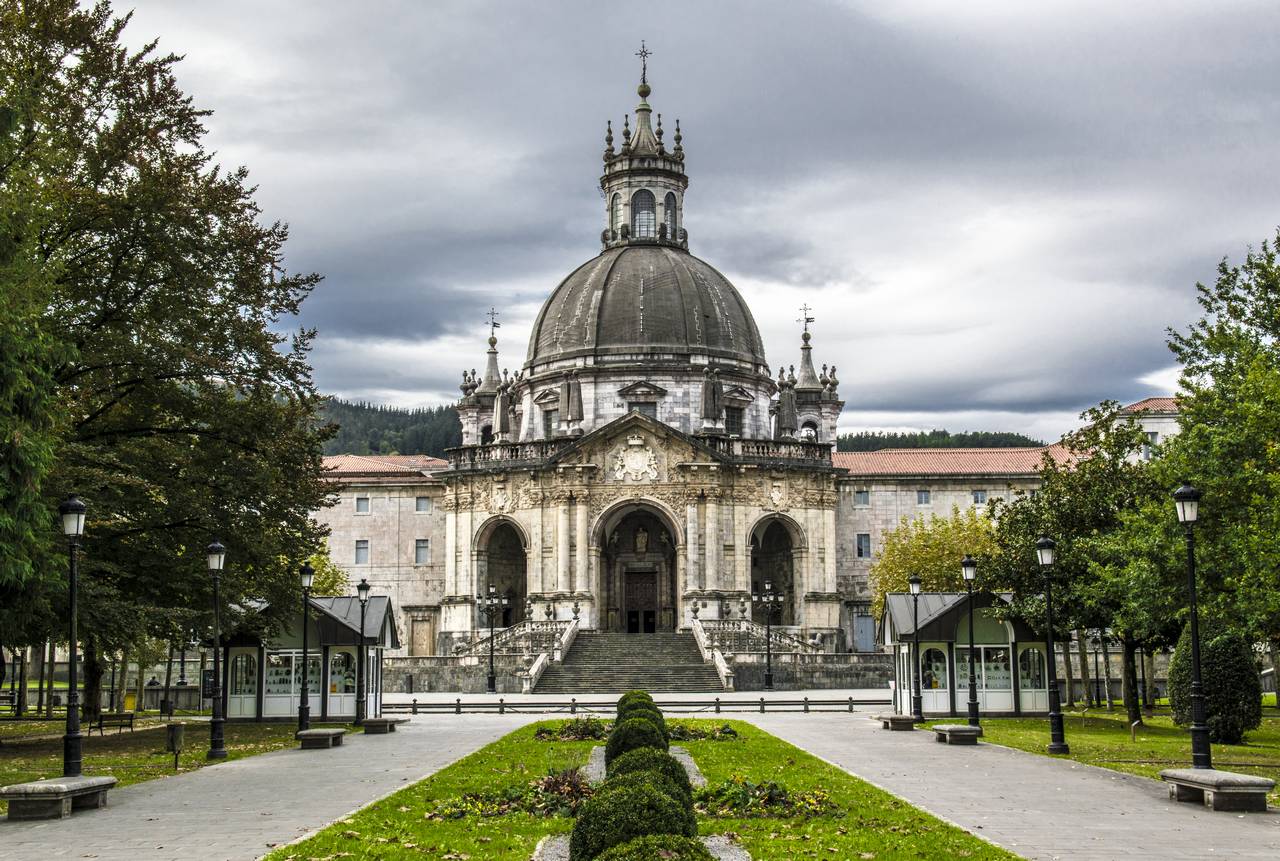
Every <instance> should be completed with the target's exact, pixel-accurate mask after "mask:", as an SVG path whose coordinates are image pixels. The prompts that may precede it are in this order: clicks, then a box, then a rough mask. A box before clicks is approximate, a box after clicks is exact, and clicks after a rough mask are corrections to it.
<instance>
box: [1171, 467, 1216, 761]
mask: <svg viewBox="0 0 1280 861" xmlns="http://www.w3.org/2000/svg"><path fill="white" fill-rule="evenodd" d="M1173 502H1174V505H1176V506H1177V509H1178V522H1179V523H1181V524H1182V529H1183V534H1184V535H1185V536H1186V539H1187V593H1188V595H1189V596H1190V598H1191V767H1192V768H1213V761H1212V759H1211V756H1210V753H1209V727H1208V726H1206V725H1205V714H1204V688H1203V686H1202V685H1201V683H1200V611H1199V609H1198V608H1197V607H1196V536H1195V531H1194V530H1195V525H1196V516H1197V515H1198V514H1199V511H1200V491H1198V490H1196V489H1195V488H1194V487H1192V486H1191V485H1190V484H1188V483H1187V482H1185V481H1184V482H1182V487H1179V488H1178V489H1177V490H1175V491H1174V492H1173Z"/></svg>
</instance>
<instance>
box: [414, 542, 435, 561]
mask: <svg viewBox="0 0 1280 861" xmlns="http://www.w3.org/2000/svg"><path fill="white" fill-rule="evenodd" d="M430 562H431V539H430V538H418V539H415V540H414V542H413V564H414V565H427V564H430Z"/></svg>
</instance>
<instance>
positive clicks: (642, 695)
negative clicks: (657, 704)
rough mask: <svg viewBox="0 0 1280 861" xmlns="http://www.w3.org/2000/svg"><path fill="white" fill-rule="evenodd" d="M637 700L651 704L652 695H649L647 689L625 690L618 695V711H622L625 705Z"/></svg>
mask: <svg viewBox="0 0 1280 861" xmlns="http://www.w3.org/2000/svg"><path fill="white" fill-rule="evenodd" d="M637 702H640V703H648V704H649V705H653V697H651V696H649V692H648V691H627V692H626V693H625V694H623V695H622V696H620V697H618V711H622V710H623V709H624V708H625V707H626V706H628V705H630V704H631V703H637Z"/></svg>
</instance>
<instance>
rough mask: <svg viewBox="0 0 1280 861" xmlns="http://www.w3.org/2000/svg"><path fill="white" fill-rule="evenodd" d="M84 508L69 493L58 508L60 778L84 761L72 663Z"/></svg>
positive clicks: (77, 770) (74, 774)
mask: <svg viewBox="0 0 1280 861" xmlns="http://www.w3.org/2000/svg"><path fill="white" fill-rule="evenodd" d="M85 511H87V508H86V506H85V504H84V503H83V502H81V501H80V497H78V496H76V495H75V494H70V495H68V496H67V498H66V499H65V500H63V501H62V504H61V505H59V506H58V514H60V515H62V534H63V535H65V536H67V559H68V562H69V564H70V566H71V568H70V572H69V575H68V578H67V589H68V592H69V594H70V602H69V604H68V606H67V611H68V615H69V616H70V622H71V640H70V643H69V645H70V655H69V656H68V660H67V731H66V734H65V735H64V736H63V737H62V776H63V777H79V776H80V772H81V767H82V765H83V762H84V755H83V753H82V750H83V743H82V739H83V736H81V735H80V691H79V690H78V686H79V683H80V681H79V678H78V667H77V666H76V661H77V659H78V657H79V654H78V651H77V648H76V621H77V618H76V578H77V576H78V575H79V573H80V572H79V567H78V565H77V560H76V551H77V550H79V549H80V537H81V536H82V535H84V515H85Z"/></svg>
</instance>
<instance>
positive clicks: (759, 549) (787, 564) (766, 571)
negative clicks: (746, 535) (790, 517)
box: [751, 518, 800, 625]
mask: <svg viewBox="0 0 1280 861" xmlns="http://www.w3.org/2000/svg"><path fill="white" fill-rule="evenodd" d="M788 526H789V524H788V523H787V522H785V521H783V520H781V519H778V518H774V519H771V520H765V521H762V522H760V523H759V524H757V525H756V528H755V529H754V530H753V531H752V533H751V591H752V593H753V594H756V595H761V594H763V593H764V592H765V584H766V583H767V584H769V585H770V586H772V588H773V591H774V593H775V594H781V595H782V596H783V602H782V611H781V612H780V613H779V612H778V611H777V610H775V611H774V617H773V624H775V625H794V624H796V621H795V620H796V599H797V598H798V597H800V596H799V595H797V593H796V577H795V572H796V561H797V559H798V554H797V551H798V547H797V543H798V542H797V541H796V540H794V539H793V538H792V535H791V529H789V528H788ZM764 615H765V608H764V607H763V606H761V605H759V604H757V605H755V606H753V607H752V608H751V618H752V620H753V621H755V622H759V623H760V624H762V625H763V624H764V623H765V618H764Z"/></svg>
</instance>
